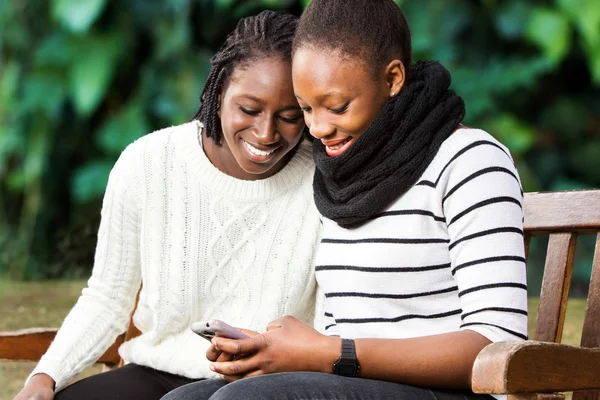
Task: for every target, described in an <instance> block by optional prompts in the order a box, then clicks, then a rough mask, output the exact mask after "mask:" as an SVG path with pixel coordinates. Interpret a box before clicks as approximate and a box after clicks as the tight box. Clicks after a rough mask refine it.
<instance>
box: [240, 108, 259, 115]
mask: <svg viewBox="0 0 600 400" xmlns="http://www.w3.org/2000/svg"><path fill="white" fill-rule="evenodd" d="M239 107H240V110H242V112H243V113H244V114H248V115H258V114H260V111H254V110H248V109H247V108H244V107H242V106H239Z"/></svg>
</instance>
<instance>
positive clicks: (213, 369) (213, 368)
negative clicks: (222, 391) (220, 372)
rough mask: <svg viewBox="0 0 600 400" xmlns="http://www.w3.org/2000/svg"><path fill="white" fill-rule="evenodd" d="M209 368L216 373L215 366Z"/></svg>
mask: <svg viewBox="0 0 600 400" xmlns="http://www.w3.org/2000/svg"><path fill="white" fill-rule="evenodd" d="M209 368H210V370H211V371H213V372H215V366H214V365H213V364H210V366H209Z"/></svg>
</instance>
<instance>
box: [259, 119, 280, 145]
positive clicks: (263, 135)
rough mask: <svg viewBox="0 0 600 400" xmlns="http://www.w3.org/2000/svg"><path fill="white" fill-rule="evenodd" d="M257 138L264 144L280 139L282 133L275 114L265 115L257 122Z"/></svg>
mask: <svg viewBox="0 0 600 400" xmlns="http://www.w3.org/2000/svg"><path fill="white" fill-rule="evenodd" d="M256 127H257V134H256V139H257V140H258V141H259V142H260V144H263V145H269V144H273V143H276V142H278V141H279V139H280V134H279V131H278V130H277V124H276V122H275V121H274V117H273V116H268V115H265V116H264V117H263V118H261V119H260V121H258V123H257V124H256Z"/></svg>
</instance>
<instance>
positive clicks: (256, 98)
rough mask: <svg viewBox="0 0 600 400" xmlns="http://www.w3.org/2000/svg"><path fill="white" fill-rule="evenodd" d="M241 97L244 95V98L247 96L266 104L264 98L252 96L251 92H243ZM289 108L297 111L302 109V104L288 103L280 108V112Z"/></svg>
mask: <svg viewBox="0 0 600 400" xmlns="http://www.w3.org/2000/svg"><path fill="white" fill-rule="evenodd" d="M240 97H243V98H245V99H249V100H252V101H255V102H257V103H259V104H261V105H264V104H265V102H264V100H262V99H259V98H258V97H255V96H252V95H251V94H243V95H241V96H240ZM288 110H294V111H296V110H300V106H299V105H297V104H296V105H294V104H290V105H287V106H283V107H282V108H281V109H280V110H279V112H282V111H288Z"/></svg>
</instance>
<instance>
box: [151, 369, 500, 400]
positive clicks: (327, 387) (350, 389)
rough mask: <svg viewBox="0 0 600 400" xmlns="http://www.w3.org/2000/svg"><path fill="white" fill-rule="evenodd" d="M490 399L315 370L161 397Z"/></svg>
mask: <svg viewBox="0 0 600 400" xmlns="http://www.w3.org/2000/svg"><path fill="white" fill-rule="evenodd" d="M208 399H210V400H241V399H244V400H246V399H251V400H292V399H294V400H296V399H297V400H300V399H301V400H334V399H335V400H364V399H369V400H372V399H382V400H386V399H390V400H391V399H394V400H396V399H400V400H487V399H490V400H493V398H492V397H491V396H488V395H476V394H473V393H470V392H467V391H449V390H433V389H426V388H420V387H416V386H410V385H403V384H400V383H394V382H387V381H378V380H373V379H363V378H346V377H343V376H338V375H333V374H324V373H318V372H288V373H279V374H270V375H261V376H257V377H253V378H246V379H241V380H239V381H236V382H233V383H229V384H227V382H225V381H224V380H221V379H206V380H203V381H199V382H194V383H190V384H188V385H185V386H181V387H180V388H177V389H175V390H173V391H172V392H170V393H168V394H167V395H165V396H164V397H163V398H162V399H161V400H208Z"/></svg>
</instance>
